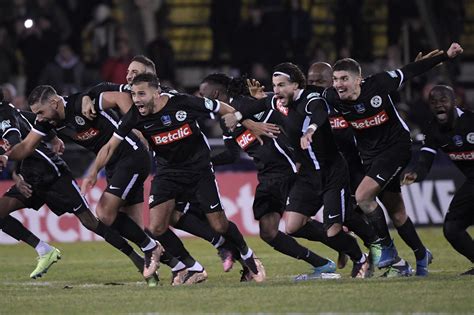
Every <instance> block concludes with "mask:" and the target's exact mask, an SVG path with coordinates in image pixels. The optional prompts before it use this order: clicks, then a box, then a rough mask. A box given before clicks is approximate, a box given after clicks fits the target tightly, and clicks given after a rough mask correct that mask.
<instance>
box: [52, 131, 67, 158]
mask: <svg viewBox="0 0 474 315" xmlns="http://www.w3.org/2000/svg"><path fill="white" fill-rule="evenodd" d="M64 149H65V146H64V142H63V140H61V139H59V138H58V137H57V136H56V137H54V138H53V139H52V140H51V151H53V152H54V153H56V154H57V155H62V154H63V153H64Z"/></svg>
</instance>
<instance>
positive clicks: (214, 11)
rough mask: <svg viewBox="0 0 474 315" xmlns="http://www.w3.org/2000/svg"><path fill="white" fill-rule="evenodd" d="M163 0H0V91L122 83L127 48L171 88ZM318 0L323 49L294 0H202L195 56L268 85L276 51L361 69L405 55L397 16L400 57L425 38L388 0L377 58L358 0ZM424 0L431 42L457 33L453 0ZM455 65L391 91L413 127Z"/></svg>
mask: <svg viewBox="0 0 474 315" xmlns="http://www.w3.org/2000/svg"><path fill="white" fill-rule="evenodd" d="M169 2H170V1H166V0H120V1H119V0H115V1H114V0H109V1H104V0H62V1H54V0H11V1H0V10H1V12H2V13H3V14H2V15H0V84H1V88H2V89H3V92H4V94H5V98H6V100H7V101H9V102H11V103H13V104H14V105H15V106H16V107H18V108H21V109H28V106H27V104H26V101H25V99H26V97H27V96H28V93H29V92H30V91H31V90H32V89H33V88H34V87H35V86H36V85H38V84H50V85H52V86H53V87H54V88H55V89H56V90H57V91H58V92H59V93H61V94H63V95H68V94H71V93H75V92H77V91H81V90H82V89H84V88H87V87H89V86H91V85H93V84H95V83H98V82H100V81H112V82H116V83H125V73H126V69H127V66H128V64H129V62H130V60H131V58H132V57H133V56H134V55H135V54H145V55H146V56H148V57H149V58H151V59H152V60H153V61H154V62H155V63H156V67H157V70H158V75H159V77H160V80H161V81H162V82H164V84H166V85H168V86H172V87H175V88H177V89H178V90H179V89H180V88H181V86H180V84H179V80H177V78H176V69H177V67H179V64H178V63H177V62H176V61H175V58H174V53H173V48H172V45H171V43H170V40H169V39H167V38H166V36H165V34H166V32H165V31H166V28H167V27H168V15H169V11H170V3H169ZM310 2H311V1H309V2H308V1H306V3H310ZM327 2H328V3H329V4H330V10H331V11H332V13H333V15H334V20H335V26H334V27H335V30H334V32H333V33H334V36H333V38H332V44H333V45H332V46H333V47H334V50H333V51H332V52H329V51H327V49H324V47H325V46H324V45H323V43H318V42H316V44H314V40H313V41H312V39H313V37H314V36H315V34H314V25H315V23H316V22H315V21H314V19H312V17H311V15H310V12H309V11H308V8H307V7H306V8H305V7H304V6H303V5H302V1H300V0H254V1H251V0H249V1H244V0H209V1H208V3H209V8H210V15H209V27H210V29H211V30H212V41H213V49H212V54H211V58H210V60H209V61H208V64H207V65H205V66H206V67H207V68H209V69H213V71H219V70H221V69H222V66H223V65H226V67H227V68H226V69H229V67H230V69H232V74H237V75H239V74H247V75H248V76H250V77H254V78H256V79H258V80H260V81H261V82H262V83H263V84H264V85H265V86H266V87H267V90H268V89H270V88H271V76H270V74H271V69H272V67H273V66H274V65H276V64H278V63H280V62H283V61H292V62H294V63H296V64H298V65H299V66H300V67H302V69H305V70H306V69H307V68H308V66H309V65H310V64H311V63H312V62H315V61H327V62H329V63H333V62H334V61H335V60H336V59H338V58H341V57H353V58H354V59H357V60H358V61H360V62H361V63H362V65H363V71H364V75H369V74H371V73H374V72H376V71H380V70H385V69H387V70H388V69H394V68H397V67H400V66H401V65H403V64H404V62H405V60H403V57H402V52H403V49H402V45H401V43H402V31H401V30H403V27H402V25H404V26H406V27H407V30H408V32H409V33H410V36H409V39H410V42H409V48H410V51H409V56H408V57H409V59H407V60H414V58H415V56H416V54H417V53H418V52H419V51H423V52H428V51H430V50H431V49H432V48H433V44H432V42H430V39H432V38H431V37H430V30H428V29H427V28H426V27H425V26H426V25H424V23H423V22H422V18H421V15H422V14H421V13H420V12H419V10H418V6H417V4H416V1H399V0H388V2H387V7H388V15H387V16H388V18H387V21H386V25H387V42H388V45H387V46H388V49H387V54H386V56H385V57H384V58H382V59H380V58H378V59H375V58H374V56H373V55H372V52H373V49H372V43H373V41H372V38H371V32H370V29H371V28H370V25H369V21H367V20H366V19H365V18H364V16H365V15H364V14H363V12H364V5H365V1H364V0H333V1H327ZM424 3H425V4H426V5H428V6H429V7H428V12H431V15H432V16H431V19H432V20H433V21H434V22H435V23H434V24H433V25H432V26H433V28H432V29H431V32H433V31H434V35H435V36H436V39H437V43H438V44H439V45H440V47H448V44H449V43H450V42H452V41H459V39H460V36H461V34H462V32H463V19H464V7H463V1H462V0H450V1H443V0H433V1H425V2H424ZM244 4H245V6H244ZM243 9H245V10H246V11H245V13H244V14H243V13H242V12H243ZM6 13H7V14H6ZM431 35H433V34H431ZM458 75H459V64H453V65H450V66H449V67H448V68H440V69H439V70H438V71H433V72H432V73H431V74H430V76H429V77H428V76H426V77H420V78H418V79H417V80H414V82H413V84H412V85H411V86H410V88H409V89H408V90H404V91H403V92H402V93H401V96H400V99H399V100H398V104H397V106H398V108H399V110H400V112H401V113H402V115H404V117H406V118H407V121H408V124H409V125H410V126H411V127H412V130H414V132H415V133H417V132H418V131H419V126H420V125H421V124H422V123H423V122H424V121H426V117H427V109H426V106H425V103H426V98H427V92H428V91H429V89H430V87H431V86H432V85H434V84H436V83H440V82H446V83H449V84H454V86H455V87H456V78H457V77H458ZM198 84H199V82H197V83H196V86H197V85H198ZM456 91H457V94H458V96H459V104H460V106H463V107H467V104H466V102H465V97H464V92H463V90H462V88H459V87H457V88H456ZM188 92H189V90H188ZM210 130H217V128H210ZM212 136H218V135H217V134H211V137H212ZM414 136H415V134H414Z"/></svg>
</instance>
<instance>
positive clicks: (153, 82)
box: [132, 73, 160, 89]
mask: <svg viewBox="0 0 474 315" xmlns="http://www.w3.org/2000/svg"><path fill="white" fill-rule="evenodd" d="M143 82H146V83H148V85H149V86H151V87H154V88H156V89H158V88H159V87H160V80H159V79H158V77H157V76H156V75H155V74H153V73H140V74H139V75H137V76H136V77H135V78H133V81H132V86H133V85H135V84H138V83H143Z"/></svg>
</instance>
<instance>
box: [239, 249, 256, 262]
mask: <svg viewBox="0 0 474 315" xmlns="http://www.w3.org/2000/svg"><path fill="white" fill-rule="evenodd" d="M252 255H253V252H252V250H251V249H250V247H249V251H248V252H247V254H245V255H242V253H241V254H240V257H242V259H243V260H246V259H249V258H250V257H252Z"/></svg>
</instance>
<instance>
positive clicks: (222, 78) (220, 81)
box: [201, 73, 232, 89]
mask: <svg viewBox="0 0 474 315" xmlns="http://www.w3.org/2000/svg"><path fill="white" fill-rule="evenodd" d="M230 81H232V78H231V77H229V76H228V75H227V74H225V73H212V74H209V75H208V76H206V77H205V78H204V79H202V82H201V83H211V84H216V85H222V86H223V87H224V88H225V89H227V87H228V86H229V83H230Z"/></svg>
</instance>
